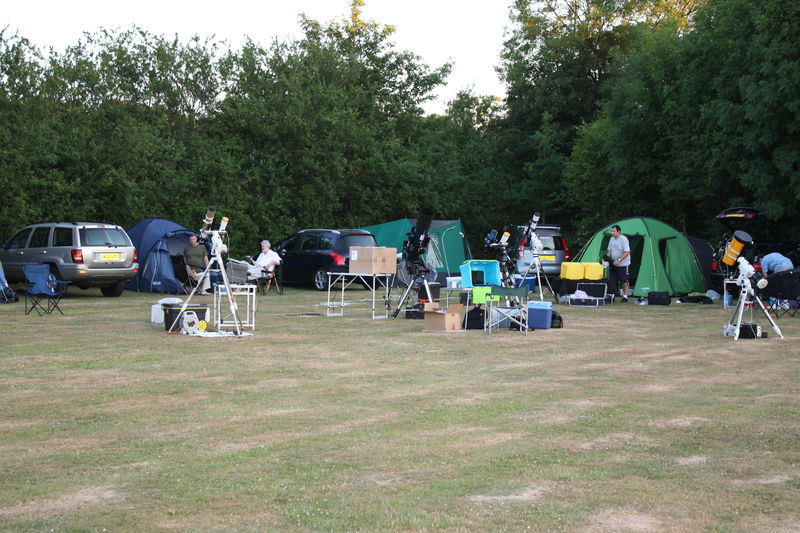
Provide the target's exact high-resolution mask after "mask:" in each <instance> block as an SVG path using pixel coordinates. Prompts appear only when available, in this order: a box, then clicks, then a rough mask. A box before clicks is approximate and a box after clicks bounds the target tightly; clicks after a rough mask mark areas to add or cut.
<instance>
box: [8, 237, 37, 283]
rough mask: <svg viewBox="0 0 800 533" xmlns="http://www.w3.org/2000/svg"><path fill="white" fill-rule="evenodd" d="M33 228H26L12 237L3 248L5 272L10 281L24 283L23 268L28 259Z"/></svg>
mask: <svg viewBox="0 0 800 533" xmlns="http://www.w3.org/2000/svg"><path fill="white" fill-rule="evenodd" d="M32 232H33V228H25V229H23V230H21V231H19V232H17V233H16V234H15V235H14V236H13V237H11V238H10V239H9V240H8V242H7V243H6V245H5V246H4V247H3V257H2V261H3V271H4V272H5V274H6V278H8V281H24V280H25V274H24V273H23V272H22V266H23V265H24V264H25V261H26V260H27V258H28V255H29V254H28V250H27V245H28V238H29V237H30V236H31V233H32Z"/></svg>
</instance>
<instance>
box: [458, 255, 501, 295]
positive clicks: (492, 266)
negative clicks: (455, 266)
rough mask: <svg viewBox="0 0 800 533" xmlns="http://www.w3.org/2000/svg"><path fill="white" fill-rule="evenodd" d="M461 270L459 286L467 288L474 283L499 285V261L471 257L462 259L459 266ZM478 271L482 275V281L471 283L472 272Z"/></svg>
mask: <svg viewBox="0 0 800 533" xmlns="http://www.w3.org/2000/svg"><path fill="white" fill-rule="evenodd" d="M459 270H461V287H462V288H464V289H469V288H472V287H474V286H475V285H479V286H482V285H500V263H498V262H497V261H493V260H489V259H472V260H470V261H464V263H462V264H461V266H460V267H459ZM473 272H480V273H481V274H482V276H477V277H483V282H482V283H473V282H472V279H473V276H472V273H473Z"/></svg>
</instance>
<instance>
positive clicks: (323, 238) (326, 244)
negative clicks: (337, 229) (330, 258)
mask: <svg viewBox="0 0 800 533" xmlns="http://www.w3.org/2000/svg"><path fill="white" fill-rule="evenodd" d="M333 241H334V238H333V235H320V236H319V249H320V250H330V249H332V248H333Z"/></svg>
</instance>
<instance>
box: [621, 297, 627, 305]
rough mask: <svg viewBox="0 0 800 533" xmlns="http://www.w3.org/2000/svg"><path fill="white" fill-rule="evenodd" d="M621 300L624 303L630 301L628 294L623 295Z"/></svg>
mask: <svg viewBox="0 0 800 533" xmlns="http://www.w3.org/2000/svg"><path fill="white" fill-rule="evenodd" d="M620 301H621V302H622V303H624V304H626V303H628V297H627V296H623V297H622V300H620Z"/></svg>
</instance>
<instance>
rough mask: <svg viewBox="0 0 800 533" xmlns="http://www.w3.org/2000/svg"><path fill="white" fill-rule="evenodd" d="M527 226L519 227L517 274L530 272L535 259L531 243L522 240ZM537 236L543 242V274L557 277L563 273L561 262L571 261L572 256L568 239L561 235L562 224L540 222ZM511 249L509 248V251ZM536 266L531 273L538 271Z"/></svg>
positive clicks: (516, 240) (540, 257)
mask: <svg viewBox="0 0 800 533" xmlns="http://www.w3.org/2000/svg"><path fill="white" fill-rule="evenodd" d="M524 230H525V226H519V227H517V234H516V236H515V237H516V239H515V241H514V242H515V245H514V248H515V249H516V252H517V274H524V273H525V272H528V268H529V267H530V265H531V261H533V252H532V251H531V243H530V242H528V241H527V240H525V242H520V240H522V232H523V231H524ZM535 233H536V236H537V237H538V238H539V240H540V241H541V242H542V251H541V252H539V261H540V262H541V264H542V274H545V275H546V276H550V277H557V276H559V275H560V274H561V263H563V262H564V261H569V260H570V259H571V258H572V256H571V254H570V251H569V248H568V247H567V241H566V239H564V236H563V235H561V226H547V225H542V224H540V225H539V226H537V227H536V231H535ZM510 252H511V249H509V253H510ZM535 269H536V267H531V268H530V273H535V272H536V270H535Z"/></svg>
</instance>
